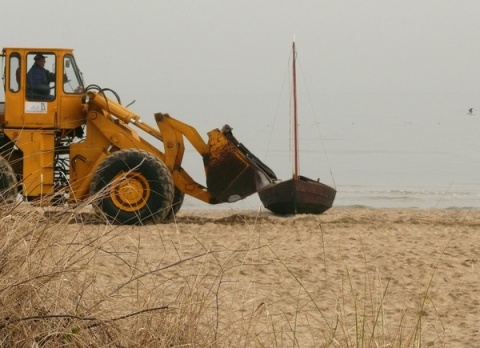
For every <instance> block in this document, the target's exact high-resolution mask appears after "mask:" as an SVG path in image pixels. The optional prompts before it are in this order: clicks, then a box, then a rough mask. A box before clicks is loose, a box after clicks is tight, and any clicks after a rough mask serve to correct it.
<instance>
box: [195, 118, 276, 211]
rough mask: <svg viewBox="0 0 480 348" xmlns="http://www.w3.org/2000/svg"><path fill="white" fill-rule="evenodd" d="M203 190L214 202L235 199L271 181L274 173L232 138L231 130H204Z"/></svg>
mask: <svg viewBox="0 0 480 348" xmlns="http://www.w3.org/2000/svg"><path fill="white" fill-rule="evenodd" d="M208 137H209V140H208V146H209V149H210V152H209V155H208V156H205V157H204V165H205V173H206V178H207V189H208V191H209V192H210V193H211V194H212V195H213V196H214V197H215V199H216V200H217V201H218V202H230V203H231V202H236V201H238V200H240V199H243V198H245V197H247V196H249V195H251V194H253V193H255V192H257V191H259V190H261V189H262V188H263V187H265V186H267V185H268V184H270V183H272V182H273V181H275V180H276V179H277V178H276V176H275V173H273V171H272V170H271V169H270V168H268V167H267V166H266V165H265V164H264V163H262V161H260V160H259V159H258V158H257V157H255V156H254V155H253V154H252V153H251V152H250V151H248V149H247V148H246V147H245V146H243V145H242V144H241V143H239V142H238V141H237V139H235V137H234V136H233V134H232V129H231V128H230V127H229V126H228V125H225V126H224V127H223V128H222V131H220V130H218V129H215V130H213V131H211V132H209V133H208Z"/></svg>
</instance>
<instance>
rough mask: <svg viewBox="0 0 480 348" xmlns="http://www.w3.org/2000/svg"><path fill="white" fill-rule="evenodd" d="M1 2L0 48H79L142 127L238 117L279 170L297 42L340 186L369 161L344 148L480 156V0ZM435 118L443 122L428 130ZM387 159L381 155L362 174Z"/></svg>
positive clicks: (207, 125) (214, 123)
mask: <svg viewBox="0 0 480 348" xmlns="http://www.w3.org/2000/svg"><path fill="white" fill-rule="evenodd" d="M0 3H1V12H0V23H2V35H1V45H2V46H3V47H8V46H32V47H36V46H37V47H71V48H73V49H74V50H75V55H76V58H77V62H78V64H79V66H80V68H81V69H82V71H83V74H84V77H85V80H86V82H87V84H98V85H100V86H102V87H108V88H112V89H114V90H116V91H117V93H118V94H119V95H120V96H121V98H122V101H123V102H124V103H125V104H127V103H129V102H130V101H132V100H134V99H135V100H136V103H135V104H134V105H133V106H132V109H133V110H134V111H135V112H137V113H139V114H140V115H142V117H143V118H144V120H145V121H146V122H149V123H152V124H153V116H152V115H153V113H154V112H158V111H161V112H169V113H170V114H171V115H172V116H174V117H176V118H178V119H180V120H182V121H183V122H186V123H188V124H191V125H192V126H194V127H195V128H197V129H198V130H199V132H200V134H201V135H204V136H205V139H206V133H207V132H208V131H209V130H211V129H213V128H216V127H221V126H222V125H223V124H225V123H229V124H230V125H231V126H232V127H233V128H234V134H235V135H236V136H237V138H239V139H240V140H241V141H243V142H244V143H245V144H246V145H247V147H249V148H250V149H251V150H252V151H253V152H255V153H256V154H257V155H258V156H259V157H260V158H262V159H266V162H267V164H269V165H270V166H271V167H273V168H274V169H275V170H276V171H277V168H278V171H280V172H281V173H280V174H281V176H282V175H283V176H284V173H285V172H284V170H285V169H284V168H283V167H282V165H283V164H279V163H278V161H281V159H280V157H279V156H277V157H276V158H275V159H273V160H271V161H270V162H269V160H268V156H267V157H264V156H266V153H268V152H273V153H275V151H277V153H278V148H277V147H278V146H279V144H280V143H281V142H282V141H283V138H280V140H274V139H273V140H272V139H271V135H272V133H273V130H274V129H278V130H280V129H281V127H278V128H276V127H277V125H276V122H278V121H277V118H280V117H279V116H277V115H278V109H279V108H280V107H279V105H280V102H279V100H280V99H281V95H282V91H283V89H284V88H286V87H285V86H284V84H285V79H286V71H287V68H288V64H289V54H290V46H291V42H292V38H293V37H294V35H295V37H296V43H297V49H298V51H299V65H300V68H299V69H300V74H301V79H302V80H303V79H305V83H306V86H307V87H305V90H306V91H308V98H307V99H308V102H309V103H311V105H308V106H307V105H306V104H307V103H305V104H303V103H302V104H301V105H302V106H301V107H300V109H301V110H302V111H306V110H305V109H309V110H310V109H312V110H314V111H315V117H316V119H315V121H312V123H308V122H307V121H303V124H301V126H302V125H303V127H304V128H303V132H304V133H303V134H307V135H305V139H307V138H309V137H310V136H311V137H312V139H314V138H315V136H314V135H310V134H309V133H308V130H309V131H311V130H312V129H314V128H319V129H320V131H321V134H322V135H321V137H322V141H323V146H325V149H326V152H327V154H329V157H330V161H329V166H330V167H331V168H330V170H331V171H332V172H333V174H334V177H335V181H336V183H337V184H338V185H342V183H349V181H351V180H353V179H352V170H360V171H361V169H360V167H362V165H363V164H364V162H362V161H361V159H357V161H358V162H356V160H355V159H354V158H353V157H351V156H350V157H342V153H347V152H348V153H351V152H352V151H359V153H362V151H363V153H365V152H368V151H376V150H379V149H380V150H388V151H390V152H391V153H403V154H405V153H409V152H415V151H417V152H418V151H420V152H422V153H423V155H425V156H428V153H433V152H435V151H437V150H438V151H440V152H442V151H443V152H442V153H445V154H447V155H452V153H451V152H448V151H451V150H450V149H451V148H452V147H453V148H454V149H456V150H455V151H457V152H455V153H454V154H453V155H456V154H462V153H464V152H468V151H472V150H471V149H472V148H473V149H478V148H480V144H479V142H478V141H477V140H476V138H477V137H479V136H480V119H475V120H474V121H473V120H472V119H471V118H470V119H468V120H467V119H466V118H467V116H466V115H465V113H466V110H467V109H468V108H469V107H477V106H478V116H477V117H480V74H479V73H478V71H479V65H480V45H479V44H478V42H479V37H480V35H479V34H480V16H479V14H480V1H478V0H460V1H458V0H456V1H453V0H452V1H447V0H436V1H423V0H420V1H419V0H415V1H413V0H402V1H396V2H394V1H384V0H382V1H380V0H379V1H372V0H365V1H359V0H345V1H333V0H332V1H320V0H317V1H282V0H268V1H263V0H260V1H225V0H221V1H220V0H218V1H182V0H175V1H162V0H155V1H153V0H148V1H143V0H139V1H124V0H115V1H113V0H102V1H90V0H84V1H80V2H73V1H66V0H62V1H60V0H56V1H55V0H43V1H39V2H32V1H26V0H15V1H13V0H12V1H7V0H0ZM283 93H284V92H283ZM302 107H303V109H302ZM281 122H283V121H281ZM301 123H302V122H301ZM439 124H444V125H445V128H444V129H442V130H440V131H437V130H435V132H430V131H429V129H431V127H434V126H436V125H439ZM314 125H315V127H313V126H314ZM408 125H413V126H412V127H413V128H412V129H411V130H406V128H405V127H408ZM415 125H417V126H416V128H415ZM402 127H403V128H402ZM282 134H283V133H282ZM282 136H283V135H282ZM287 137H288V134H285V138H287ZM465 139H467V140H465ZM472 142H473V143H472ZM305 146H306V147H307V150H309V151H310V152H316V151H318V152H323V149H321V147H322V145H321V144H320V145H318V144H314V143H313V142H312V144H310V145H309V144H306V145H305ZM309 146H311V147H310V148H309V149H308V147H309ZM478 155H479V156H480V154H478ZM472 156H473V153H472ZM469 158H470V157H469ZM472 158H473V157H472ZM382 160H383V159H382ZM386 160H387V161H388V160H389V159H388V158H387V159H386ZM390 160H392V161H395V159H393V158H390ZM404 160H405V161H406V162H405V164H404V165H402V166H403V167H404V166H408V165H409V163H408V159H404ZM446 161H448V159H446ZM309 162H310V163H309V164H307V166H308V165H310V166H312V161H309ZM421 162H422V160H421V159H418V158H417V159H416V162H415V163H421ZM324 163H325V162H322V161H321V160H320V161H319V162H318V164H317V165H318V166H319V167H320V166H321V167H322V171H323V170H324V169H323V167H324ZM390 164H391V165H395V164H394V163H390ZM388 165H389V164H388V163H378V162H377V161H375V160H373V161H372V163H370V164H368V165H366V166H369V167H370V168H365V172H364V177H368V175H370V172H369V170H370V171H372V172H375V173H377V174H378V173H379V172H381V170H382V168H384V167H385V166H388ZM372 166H373V167H374V168H372ZM375 166H378V167H375ZM187 167H188V165H187ZM478 167H479V168H476V169H478V173H480V165H479V166H478ZM289 168H290V167H287V172H288V170H289ZM426 169H427V168H426ZM346 172H348V173H346ZM323 173H324V172H322V174H321V175H324V174H323ZM314 175H315V174H313V176H314ZM452 175H453V176H456V175H457V174H452ZM448 180H456V177H454V178H448Z"/></svg>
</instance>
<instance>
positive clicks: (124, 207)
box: [90, 149, 174, 225]
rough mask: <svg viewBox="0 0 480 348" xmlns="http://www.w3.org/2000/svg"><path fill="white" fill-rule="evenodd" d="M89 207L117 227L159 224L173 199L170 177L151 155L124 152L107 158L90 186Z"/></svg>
mask: <svg viewBox="0 0 480 348" xmlns="http://www.w3.org/2000/svg"><path fill="white" fill-rule="evenodd" d="M90 195H91V196H92V197H94V200H93V206H94V207H95V208H96V209H97V210H98V211H101V212H102V213H103V214H104V215H105V216H106V217H107V219H108V220H110V221H111V222H113V223H119V224H129V225H133V224H138V223H148V222H151V221H153V222H161V221H163V220H164V219H165V217H166V216H167V215H168V214H169V211H170V209H171V206H172V202H173V196H174V185H173V180H172V175H171V174H170V171H169V170H168V168H167V167H166V166H165V164H164V163H163V162H162V161H161V160H160V159H158V158H157V157H155V156H154V155H152V154H150V153H148V152H146V151H142V150H137V149H125V150H120V151H117V152H114V153H113V154H112V155H110V156H108V157H107V158H106V159H105V160H104V161H103V162H102V163H101V164H100V165H99V166H98V169H97V170H96V171H95V174H94V175H93V178H92V181H91V183H90Z"/></svg>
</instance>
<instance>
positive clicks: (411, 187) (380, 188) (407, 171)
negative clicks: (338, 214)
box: [184, 101, 480, 209]
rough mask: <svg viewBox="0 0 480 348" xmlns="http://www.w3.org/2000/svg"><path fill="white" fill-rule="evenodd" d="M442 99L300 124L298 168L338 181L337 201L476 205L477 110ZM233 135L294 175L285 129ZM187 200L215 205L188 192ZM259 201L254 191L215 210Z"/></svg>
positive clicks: (479, 187) (479, 167)
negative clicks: (420, 105) (433, 105)
mask: <svg viewBox="0 0 480 348" xmlns="http://www.w3.org/2000/svg"><path fill="white" fill-rule="evenodd" d="M439 104H440V105H439V106H437V107H436V108H429V107H427V106H425V107H424V109H421V108H420V109H419V110H417V109H416V110H415V112H412V113H411V114H408V113H403V114H397V113H396V112H392V113H391V114H382V113H380V112H378V111H377V112H374V113H372V116H371V115H367V114H359V115H350V116H348V117H335V118H331V119H327V120H322V122H320V123H319V122H316V123H303V124H301V127H300V129H301V134H302V140H301V143H300V146H301V148H302V153H301V158H300V163H301V168H300V173H301V174H302V175H304V176H307V177H310V178H312V179H317V178H320V180H321V181H322V182H324V183H326V184H328V185H331V186H334V187H336V189H337V197H336V200H335V203H334V205H335V206H366V207H377V208H480V115H474V116H470V115H467V113H466V110H467V108H464V109H463V108H461V107H456V106H452V105H450V104H449V103H448V102H446V103H445V105H442V103H441V101H439ZM404 111H405V110H404ZM325 114H327V115H328V112H325ZM319 129H320V130H321V131H320V133H321V135H320V136H319V135H318V134H319ZM242 131H243V130H242V129H240V132H242ZM234 133H235V131H234ZM279 133H281V131H279ZM235 135H236V136H237V138H239V140H241V141H243V142H244V144H245V145H246V146H247V147H248V148H249V149H250V150H251V151H252V152H254V153H255V154H256V155H257V156H258V157H259V158H260V159H262V160H263V161H264V162H265V163H266V164H267V165H268V166H269V167H271V168H272V169H273V170H274V172H275V173H276V174H277V176H278V177H279V178H281V179H288V178H289V177H291V174H290V173H291V172H292V170H291V168H292V167H291V156H290V155H289V150H288V148H287V149H285V148H282V146H283V145H284V144H285V143H286V142H287V143H288V139H287V140H286V137H285V136H284V135H283V136H278V138H277V139H276V138H275V136H276V135H277V133H276V132H272V131H271V130H270V129H269V128H268V127H267V126H265V127H263V128H262V125H259V126H258V127H257V129H256V130H255V131H254V132H253V134H249V135H248V136H245V135H239V134H238V133H236V134H235ZM244 139H245V140H244ZM258 139H262V141H260V142H259V141H258ZM282 144H283V145H282ZM287 146H288V145H287ZM187 155H188V154H187ZM187 161H188V160H187ZM184 163H186V162H185V161H184ZM193 168H195V167H193ZM196 168H197V169H198V167H196ZM193 170H194V171H195V169H193ZM199 182H200V183H202V181H201V180H199ZM184 204H185V205H184V207H185V208H198V209H202V208H206V209H211V208H212V207H213V206H210V205H208V204H205V203H203V202H199V201H197V200H195V199H193V198H186V200H185V203H184ZM260 206H261V202H260V200H259V199H258V196H257V195H256V194H254V195H252V196H250V197H248V198H246V199H245V200H243V201H240V202H237V203H232V204H222V205H218V206H216V208H217V207H218V208H219V209H258V208H259V207H260Z"/></svg>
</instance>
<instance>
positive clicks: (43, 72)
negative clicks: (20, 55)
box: [27, 53, 55, 101]
mask: <svg viewBox="0 0 480 348" xmlns="http://www.w3.org/2000/svg"><path fill="white" fill-rule="evenodd" d="M45 58H46V57H45V56H44V55H42V54H41V53H38V54H36V55H35V57H34V58H33V60H34V61H35V62H34V63H33V65H32V67H31V68H30V70H28V73H27V98H28V99H29V100H43V101H50V100H53V99H54V96H53V95H51V94H50V82H54V81H55V74H54V73H52V72H50V71H48V70H47V69H45Z"/></svg>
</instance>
